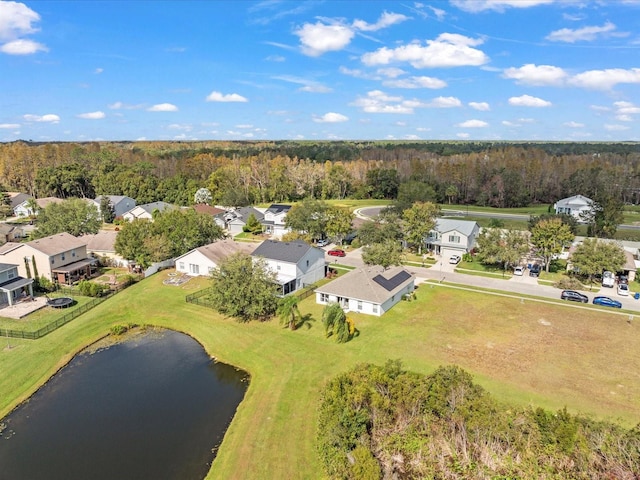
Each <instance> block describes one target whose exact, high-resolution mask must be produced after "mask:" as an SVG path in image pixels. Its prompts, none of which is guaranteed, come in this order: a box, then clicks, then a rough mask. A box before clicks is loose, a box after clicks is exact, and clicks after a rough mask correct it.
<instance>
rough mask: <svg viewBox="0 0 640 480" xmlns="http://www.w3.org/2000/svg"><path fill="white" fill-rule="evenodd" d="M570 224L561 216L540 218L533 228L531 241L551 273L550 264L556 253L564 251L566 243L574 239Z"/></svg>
mask: <svg viewBox="0 0 640 480" xmlns="http://www.w3.org/2000/svg"><path fill="white" fill-rule="evenodd" d="M573 237H574V235H573V233H572V232H571V228H570V227H569V225H567V224H566V223H564V222H563V221H562V219H561V218H550V219H548V220H540V221H539V222H537V223H536V224H535V226H534V227H533V228H532V229H531V243H532V244H533V245H534V246H535V247H536V249H537V252H538V254H539V255H540V256H541V257H542V258H543V259H544V265H545V270H546V271H547V273H549V265H550V264H551V259H552V258H553V256H554V255H557V254H559V253H561V252H562V249H563V248H564V246H565V245H567V244H568V243H570V242H571V241H572V240H573Z"/></svg>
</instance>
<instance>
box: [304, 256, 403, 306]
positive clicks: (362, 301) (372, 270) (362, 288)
mask: <svg viewBox="0 0 640 480" xmlns="http://www.w3.org/2000/svg"><path fill="white" fill-rule="evenodd" d="M414 289H415V275H413V274H412V273H410V272H408V271H407V270H406V269H405V268H404V267H401V266H399V267H392V268H389V269H388V270H385V269H384V268H383V267H381V266H372V267H364V268H357V269H355V270H351V271H350V272H348V273H346V274H344V275H343V276H341V277H338V278H336V279H335V280H333V281H332V282H330V283H328V284H326V285H323V286H321V287H318V288H316V290H315V294H316V303H319V304H322V305H326V304H329V303H338V304H339V305H340V306H341V307H342V308H343V309H344V310H346V311H352V312H358V313H364V314H366V315H375V316H378V317H379V316H381V315H383V314H384V313H385V312H387V311H389V309H391V307H393V306H394V305H395V304H396V303H398V302H399V301H400V300H402V298H403V297H404V296H405V295H408V294H411V293H412V292H413V290H414Z"/></svg>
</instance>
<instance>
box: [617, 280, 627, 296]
mask: <svg viewBox="0 0 640 480" xmlns="http://www.w3.org/2000/svg"><path fill="white" fill-rule="evenodd" d="M618 295H622V296H623V297H628V296H629V285H627V284H626V283H619V284H618Z"/></svg>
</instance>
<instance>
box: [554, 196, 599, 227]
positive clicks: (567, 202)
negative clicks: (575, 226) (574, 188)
mask: <svg viewBox="0 0 640 480" xmlns="http://www.w3.org/2000/svg"><path fill="white" fill-rule="evenodd" d="M553 209H554V210H555V212H556V214H560V213H564V214H567V215H571V216H572V217H573V218H575V219H576V220H577V221H578V222H581V223H584V222H585V216H588V215H589V214H590V213H591V212H592V211H593V200H591V199H590V198H588V197H585V196H584V195H574V196H573V197H567V198H563V199H562V200H558V201H557V202H556V203H554V205H553Z"/></svg>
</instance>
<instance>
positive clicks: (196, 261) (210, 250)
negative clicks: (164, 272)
mask: <svg viewBox="0 0 640 480" xmlns="http://www.w3.org/2000/svg"><path fill="white" fill-rule="evenodd" d="M255 249H256V244H253V243H249V242H236V241H233V240H220V241H217V242H213V243H210V244H209V245H204V246H202V247H198V248H194V249H193V250H191V251H190V252H187V253H185V254H184V255H181V256H179V257H177V258H176V271H177V272H180V273H186V274H187V275H192V276H206V275H211V272H212V271H213V270H215V269H216V268H218V266H219V265H220V263H222V262H224V261H225V260H226V259H227V258H228V257H230V256H231V255H233V254H234V253H245V254H247V255H251V253H253V251H254V250H255Z"/></svg>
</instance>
